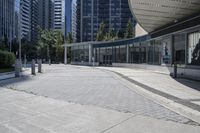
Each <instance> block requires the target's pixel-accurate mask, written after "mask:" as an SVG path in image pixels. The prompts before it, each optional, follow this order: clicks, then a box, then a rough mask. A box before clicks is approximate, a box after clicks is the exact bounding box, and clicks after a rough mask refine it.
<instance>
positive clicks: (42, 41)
mask: <svg viewBox="0 0 200 133" xmlns="http://www.w3.org/2000/svg"><path fill="white" fill-rule="evenodd" d="M54 43H55V36H54V31H52V30H41V31H40V37H39V49H40V50H39V51H40V56H44V55H43V53H42V52H44V49H46V58H47V59H49V60H50V59H51V57H50V55H51V53H53V51H52V50H51V49H52V46H53V44H54Z"/></svg>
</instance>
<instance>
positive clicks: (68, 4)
mask: <svg viewBox="0 0 200 133" xmlns="http://www.w3.org/2000/svg"><path fill="white" fill-rule="evenodd" d="M72 2H73V1H72V0H66V1H65V23H66V33H69V32H72V4H73V3H72Z"/></svg>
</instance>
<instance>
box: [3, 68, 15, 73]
mask: <svg viewBox="0 0 200 133" xmlns="http://www.w3.org/2000/svg"><path fill="white" fill-rule="evenodd" d="M12 71H14V68H0V73H5V72H12Z"/></svg>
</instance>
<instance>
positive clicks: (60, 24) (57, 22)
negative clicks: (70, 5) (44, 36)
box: [54, 0, 66, 35]
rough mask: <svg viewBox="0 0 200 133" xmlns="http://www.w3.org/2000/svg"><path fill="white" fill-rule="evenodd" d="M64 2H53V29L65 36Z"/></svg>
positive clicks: (60, 0) (58, 0) (55, 0)
mask: <svg viewBox="0 0 200 133" xmlns="http://www.w3.org/2000/svg"><path fill="white" fill-rule="evenodd" d="M65 27H66V23H65V0H54V29H55V30H60V31H62V33H63V34H64V35H66V28H65Z"/></svg>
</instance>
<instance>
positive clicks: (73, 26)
mask: <svg viewBox="0 0 200 133" xmlns="http://www.w3.org/2000/svg"><path fill="white" fill-rule="evenodd" d="M71 9H72V17H71V33H72V38H73V41H74V42H77V32H78V22H77V21H78V20H77V15H78V14H77V1H76V0H72V8H71Z"/></svg>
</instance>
